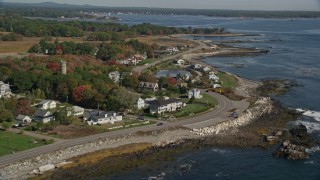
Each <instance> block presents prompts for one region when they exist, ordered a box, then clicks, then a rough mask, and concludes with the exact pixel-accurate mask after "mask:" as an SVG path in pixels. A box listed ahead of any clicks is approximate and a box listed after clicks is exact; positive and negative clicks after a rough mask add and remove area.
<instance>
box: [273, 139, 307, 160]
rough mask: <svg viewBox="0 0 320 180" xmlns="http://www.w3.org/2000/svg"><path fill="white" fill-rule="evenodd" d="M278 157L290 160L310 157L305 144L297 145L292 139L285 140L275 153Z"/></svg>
mask: <svg viewBox="0 0 320 180" xmlns="http://www.w3.org/2000/svg"><path fill="white" fill-rule="evenodd" d="M273 155H274V156H276V157H284V158H286V159H290V160H299V159H308V158H309V155H308V153H307V152H306V148H305V147H304V146H300V145H296V144H293V143H291V142H290V141H288V140H287V141H285V142H284V143H282V146H281V147H280V148H279V149H278V150H277V151H275V152H274V153H273Z"/></svg>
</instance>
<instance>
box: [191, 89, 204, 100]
mask: <svg viewBox="0 0 320 180" xmlns="http://www.w3.org/2000/svg"><path fill="white" fill-rule="evenodd" d="M192 97H194V98H195V99H201V98H202V95H201V92H200V90H199V89H196V88H195V89H191V90H190V91H189V92H188V98H189V99H191V98H192Z"/></svg>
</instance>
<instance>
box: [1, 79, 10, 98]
mask: <svg viewBox="0 0 320 180" xmlns="http://www.w3.org/2000/svg"><path fill="white" fill-rule="evenodd" d="M8 95H11V89H10V84H9V83H8V84H6V83H4V82H2V81H0V98H2V97H5V96H8Z"/></svg>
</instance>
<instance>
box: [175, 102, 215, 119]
mask: <svg viewBox="0 0 320 180" xmlns="http://www.w3.org/2000/svg"><path fill="white" fill-rule="evenodd" d="M208 109H209V106H206V105H204V104H187V106H186V107H185V108H183V109H182V111H179V112H177V113H176V114H175V116H176V117H177V118H180V117H185V116H189V115H192V114H197V113H201V112H204V111H206V110H208Z"/></svg>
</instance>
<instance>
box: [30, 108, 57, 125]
mask: <svg viewBox="0 0 320 180" xmlns="http://www.w3.org/2000/svg"><path fill="white" fill-rule="evenodd" d="M33 118H34V120H35V121H36V122H43V123H48V122H50V121H54V120H55V117H54V116H53V113H52V112H50V111H47V110H42V109H38V110H37V111H36V112H35V113H34V115H33Z"/></svg>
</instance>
